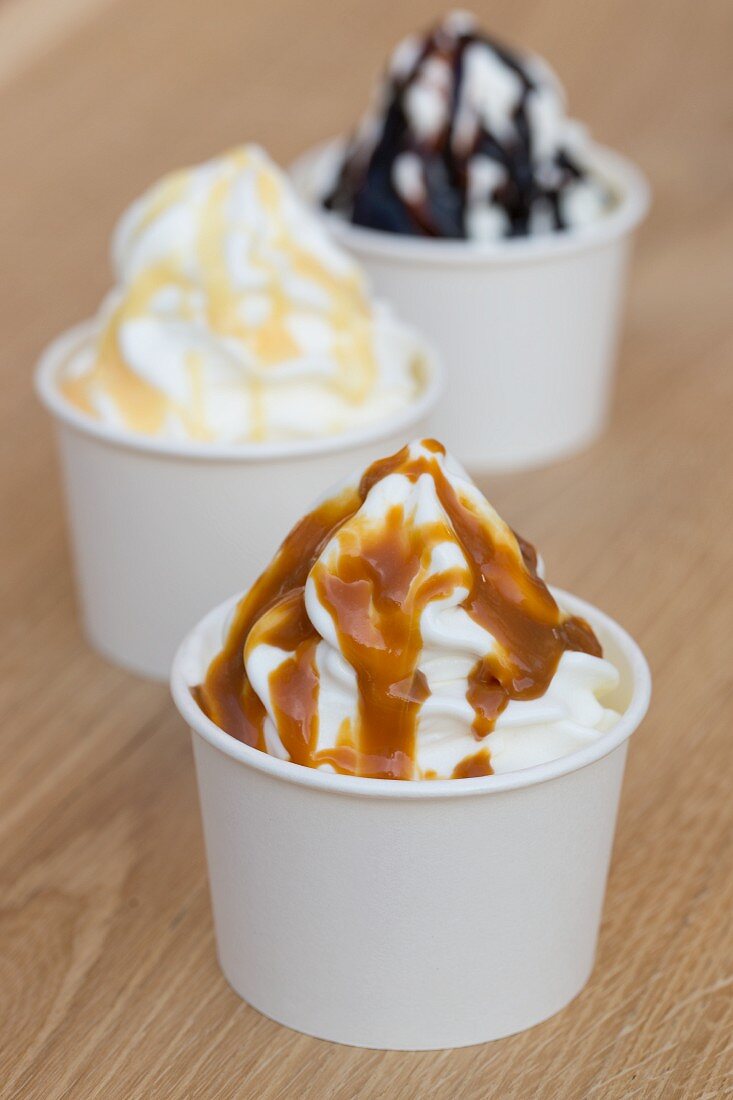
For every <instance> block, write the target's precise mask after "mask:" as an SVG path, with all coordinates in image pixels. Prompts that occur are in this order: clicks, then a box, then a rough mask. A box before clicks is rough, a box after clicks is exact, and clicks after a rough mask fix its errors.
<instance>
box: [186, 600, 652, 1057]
mask: <svg viewBox="0 0 733 1100" xmlns="http://www.w3.org/2000/svg"><path fill="white" fill-rule="evenodd" d="M555 595H556V596H557V597H558V599H559V600H560V602H561V604H562V606H563V607H564V608H565V609H567V610H569V611H571V612H573V613H574V614H578V615H582V616H583V617H584V618H586V619H587V620H588V621H589V622H590V623H591V625H592V626H593V628H594V630H596V632H597V633H598V636H599V638H600V639H601V641H602V643H603V645H604V648H605V650H606V654H607V656H608V657H609V658H610V660H612V661H613V662H614V664H615V665H616V666H617V668H618V669H619V671H620V673H621V683H620V686H619V688H618V689H617V691H616V693H615V696H614V697H612V698H611V700H610V703H609V705H611V706H615V707H616V708H617V709H618V710H619V711H620V712H621V713H622V718H621V719H620V721H619V722H618V723H617V725H616V726H615V727H614V728H613V729H612V730H611V731H609V732H608V733H605V734H603V735H602V736H600V737H599V738H598V740H597V741H595V742H594V743H592V744H591V745H589V746H588V747H587V748H585V749H583V750H582V751H581V752H577V753H574V754H572V755H570V756H566V757H564V758H562V759H560V760H555V761H553V762H552V763H549V764H543V765H540V766H539V767H534V768H528V769H527V770H525V771H521V772H515V773H513V774H507V775H499V776H489V777H483V778H479V779H453V780H438V781H422V782H413V783H410V782H405V781H390V780H381V779H362V778H354V777H352V776H340V775H333V774H327V773H324V772H320V771H316V770H313V769H310V768H305V767H301V766H299V765H297V764H292V763H290V762H289V761H284V760H279V759H276V758H275V757H272V756H268V755H267V754H265V753H261V752H259V751H258V750H256V749H252V748H250V747H249V746H247V745H244V744H242V743H241V742H239V741H236V740H235V739H234V738H232V737H230V736H229V735H228V734H226V733H224V732H223V731H222V730H220V729H219V728H218V727H217V726H215V725H214V724H213V723H212V722H210V721H209V720H208V719H207V718H206V717H205V715H204V714H203V713H202V711H201V710H200V709H199V707H198V706H197V705H196V703H195V702H194V700H193V697H192V695H191V692H190V686H192V685H194V684H197V683H200V682H201V680H202V679H203V676H204V672H205V670H206V667H207V666H208V663H209V661H210V659H211V657H213V655H214V654H215V653H216V652H217V651H218V650H219V649H220V648H221V644H222V638H223V634H222V632H223V629H224V623H225V620H226V617H227V615H228V614H229V612H230V611H231V608H232V606H233V604H234V602H235V601H233V600H229V601H227V603H225V604H224V605H222V606H221V607H218V608H216V610H214V611H212V612H211V613H210V614H209V615H207V617H206V618H205V619H204V620H203V621H202V622H201V623H200V624H199V626H197V627H196V629H195V630H194V631H193V632H192V633H191V634H190V635H189V636H188V638H187V639H186V640H185V641H184V643H183V644H182V646H181V648H180V650H179V651H178V655H177V657H176V659H175V662H174V666H173V673H172V680H171V684H172V691H173V697H174V700H175V702H176V705H177V707H178V709H179V711H180V712H181V714H182V715H183V717H184V718H185V720H186V722H187V723H188V724H189V726H190V727H191V731H192V736H193V748H194V756H195V760H196V771H197V775H198V784H199V795H200V800H201V810H202V815H203V825H204V837H205V842H206V852H207V858H208V865H209V877H210V883H211V897H212V905H213V911H214V924H215V929H216V941H217V947H218V954H219V961H220V963H221V967H222V970H223V971H224V975H225V977H226V978H227V980H228V981H229V983H230V984H231V985H232V987H233V988H234V990H235V991H236V992H237V993H238V994H239V995H240V996H241V997H244V998H245V1000H247V1001H248V1002H249V1003H250V1004H251V1005H253V1006H254V1007H255V1008H257V1009H259V1011H260V1012H263V1013H265V1015H267V1016H270V1017H271V1018H272V1019H274V1020H277V1021H278V1022H280V1023H282V1024H286V1025H287V1026H288V1027H292V1028H295V1029H296V1030H297V1031H303V1032H306V1033H307V1034H309V1035H315V1036H317V1037H318V1038H321V1039H330V1040H332V1041H334V1042H340V1043H350V1044H352V1045H354V1046H366V1047H379V1048H386V1049H395V1050H431V1049H436V1048H439V1047H457V1046H467V1045H470V1044H471V1043H481V1042H485V1041H487V1040H489V1039H498V1038H500V1037H501V1036H503V1035H509V1034H511V1033H513V1032H516V1031H521V1030H523V1029H524V1028H527V1027H531V1026H532V1025H533V1024H536V1023H539V1022H540V1020H544V1019H545V1018H546V1017H548V1016H551V1015H553V1013H555V1012H558V1011H559V1009H561V1008H563V1007H564V1006H565V1005H566V1004H567V1003H568V1001H570V1000H571V999H572V998H573V997H574V996H575V995H576V994H577V993H579V992H580V990H581V989H582V988H583V986H584V985H585V983H586V981H587V980H588V977H589V975H590V972H591V970H592V967H593V961H594V956H595V950H596V940H597V937H598V927H599V923H600V918H601V908H602V904H603V894H604V890H605V884H606V876H607V873H608V864H609V859H610V854H611V845H612V842H613V833H614V827H615V821H616V811H617V808H618V800H619V792H620V788H621V779H622V776H623V770H624V761H625V758H626V746H627V741H628V738H629V737H630V735H631V734H632V733H633V732H634V730H635V729H636V728H637V726H638V725H639V723H640V722H641V720H642V718H643V717H644V714H645V713H646V709H647V706H648V702H649V695H650V678H649V670H648V668H647V664H646V661H645V660H644V657H643V656H642V654H641V652H640V650H639V649H638V647H637V645H636V644H635V642H634V641H633V640H632V639H631V638H630V637H629V635H628V634H626V632H625V631H624V630H622V629H621V627H619V626H618V625H617V624H616V623H614V622H613V621H612V620H611V619H609V618H607V617H606V616H605V615H603V614H601V612H600V611H597V610H596V609H595V608H594V607H591V606H590V605H588V604H586V603H584V602H583V601H582V600H578V599H576V598H575V597H571V596H569V595H567V594H566V593H563V592H556V593H555Z"/></svg>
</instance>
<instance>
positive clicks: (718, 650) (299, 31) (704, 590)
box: [0, 0, 733, 1100]
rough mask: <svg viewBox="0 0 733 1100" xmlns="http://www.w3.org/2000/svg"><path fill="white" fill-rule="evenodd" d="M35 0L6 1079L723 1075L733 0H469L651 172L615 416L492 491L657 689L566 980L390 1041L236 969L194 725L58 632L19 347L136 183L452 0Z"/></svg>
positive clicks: (205, 1087)
mask: <svg viewBox="0 0 733 1100" xmlns="http://www.w3.org/2000/svg"><path fill="white" fill-rule="evenodd" d="M6 3H7V0H6ZM51 6H52V7H53V8H54V9H55V14H54V19H53V25H52V26H51V27H49V26H48V25H45V24H44V25H40V24H39V25H38V26H37V27H36V28H35V30H34V27H33V25H32V24H33V19H32V18H31V16H32V15H33V12H31V16H24V22H23V43H22V54H19V55H18V56H17V57H15V58H14V65H13V68H12V72H10V71H9V70H8V79H7V80H6V81H5V84H4V87H3V89H2V92H1V93H0V133H2V141H1V142H0V168H1V169H2V175H1V178H2V180H3V203H2V208H1V209H0V239H2V242H3V247H2V261H1V262H2V264H3V294H2V297H1V298H0V319H1V321H2V328H1V330H0V331H1V332H2V366H3V372H2V385H0V463H1V464H2V465H1V467H0V468H1V469H2V485H1V487H0V490H1V492H2V498H1V500H0V507H1V509H2V510H1V512H0V515H1V516H2V519H1V520H0V631H1V632H2V634H1V636H0V661H1V662H2V670H3V677H2V684H1V686H0V713H2V715H3V717H4V721H3V740H4V767H3V768H2V770H1V771H0V835H1V837H2V844H1V847H0V940H1V947H2V955H1V966H0V1029H1V1033H0V1090H2V1094H3V1095H4V1096H8V1097H23V1098H29V1100H35V1098H39V1100H40V1098H43V1100H55V1098H61V1097H74V1098H75V1100H76V1098H86V1097H100V1096H104V1097H124V1098H130V1097H207V1098H208V1097H216V1098H218V1097H222V1098H223V1097H258V1098H262V1100H270V1098H275V1097H303V1098H312V1100H316V1098H318V1100H321V1098H324V1097H335V1098H341V1097H344V1098H346V1097H352V1096H357V1095H358V1096H361V1097H365V1098H374V1100H376V1098H378V1097H379V1098H381V1097H389V1098H390V1100H391V1098H396V1100H400V1098H409V1097H418V1096H420V1097H422V1096H430V1097H439V1098H446V1100H448V1098H451V1100H452V1098H474V1097H500V1098H502V1100H503V1098H506V1097H509V1098H521V1100H525V1098H528V1097H533V1098H534V1097H541V1098H544V1097H563V1098H566V1097H571V1098H574V1097H583V1098H585V1097H592V1098H603V1100H608V1098H616V1097H645V1098H646V1097H650V1098H656V1097H697V1098H701V1100H702V1098H706V1100H710V1098H713V1097H719V1096H725V1095H731V1094H733V1077H731V1075H730V1070H731V1066H733V1038H732V1034H733V1029H732V1027H731V1025H732V1024H733V921H732V917H731V914H732V913H733V881H732V874H731V869H732V862H733V852H732V851H731V848H732V840H733V828H732V826H733V799H732V798H731V795H730V786H731V765H732V764H733V760H732V757H733V737H732V736H731V721H732V719H733V715H732V714H731V705H730V704H731V683H732V681H731V666H732V664H733V644H732V643H731V611H732V610H733V598H732V592H731V576H732V574H733V431H732V430H731V423H732V417H731V414H732V412H733V366H732V364H733V325H732V324H731V316H730V312H731V311H730V302H729V299H730V285H731V279H730V274H731V272H730V257H731V254H733V202H732V201H731V190H732V188H731V182H732V181H731V172H730V145H731V132H730V129H726V123H725V120H726V118H730V117H731V94H730V87H731V81H730V75H729V74H730V67H731V61H732V60H733V57H732V56H731V41H732V40H733V35H732V32H733V26H732V25H731V24H732V19H731V14H732V12H733V9H731V6H730V5H729V4H728V3H726V0H706V3H704V4H698V5H693V4H691V3H686V2H684V0H669V2H667V3H663V2H662V0H659V2H646V3H645V2H639V0H605V2H604V3H603V4H600V3H598V4H584V3H582V0H532V2H529V0H528V2H525V3H523V4H516V3H515V2H514V0H495V2H493V3H492V4H491V5H488V4H486V5H484V8H485V10H484V11H480V12H479V14H482V15H484V16H485V17H486V19H487V20H488V19H489V18H490V19H491V22H492V25H493V26H494V27H495V28H496V29H497V30H498V31H499V32H500V33H501V34H502V35H503V36H504V37H506V38H508V39H515V40H518V41H523V42H525V43H527V44H528V45H529V46H532V47H533V48H534V49H536V50H538V51H539V52H541V53H543V54H545V55H546V56H547V57H548V58H549V59H550V60H551V61H552V62H553V63H554V64H555V65H556V67H557V68H558V70H559V71H560V72H561V73H562V74H563V77H564V80H565V83H566V85H567V87H568V90H569V94H570V102H571V106H572V107H573V109H574V110H575V112H576V113H577V114H579V115H581V116H582V117H583V118H584V119H585V120H586V121H587V122H588V123H589V124H590V125H591V126H592V128H593V130H594V132H595V133H596V135H597V136H598V137H599V138H600V139H602V140H604V141H605V142H607V143H609V144H611V145H616V146H618V147H619V148H620V149H622V150H624V151H625V152H627V153H628V154H629V155H631V156H633V157H635V158H636V159H638V160H639V161H640V162H641V164H642V165H643V166H644V167H645V169H646V170H647V172H648V174H649V175H650V177H651V179H652V182H653V185H654V187H655V192H656V205H655V208H654V211H653V214H652V217H651V219H650V221H649V223H648V225H647V226H646V227H645V229H644V231H643V233H642V235H641V240H640V243H639V248H638V253H637V262H636V264H635V268H634V273H633V279H632V286H631V298H630V302H629V311H628V324H627V328H626V336H625V340H624V342H623V346H622V349H621V375H620V384H619V390H618V396H617V403H616V410H615V418H614V422H613V426H612V429H611V431H610V432H609V433H608V435H607V437H606V438H605V439H604V440H603V442H601V443H600V444H599V445H598V446H596V447H594V448H593V449H592V450H591V451H590V452H589V453H587V454H586V455H584V456H582V457H580V458H577V459H574V460H572V461H568V462H565V463H562V464H560V465H558V466H555V467H553V468H551V469H548V470H544V471H541V472H538V473H535V474H531V475H522V476H513V477H503V478H499V477H497V478H493V479H491V482H490V483H488V484H486V485H485V486H484V487H485V488H486V489H487V490H488V492H489V493H490V496H491V498H492V500H493V501H494V503H495V504H496V506H497V508H498V509H499V510H500V511H501V512H502V513H503V514H504V515H505V516H506V517H507V519H509V520H510V521H511V522H512V523H513V524H514V525H515V526H516V527H517V528H518V529H519V530H521V531H522V532H524V533H525V534H526V535H527V536H528V537H529V538H531V539H532V540H533V541H534V542H536V543H537V545H539V546H540V547H541V549H542V551H543V554H544V557H545V559H546V561H547V564H548V569H549V572H550V575H551V577H552V578H553V580H554V581H555V582H556V583H558V584H560V585H562V586H563V587H567V588H569V589H572V590H574V591H577V592H578V593H579V594H580V595H582V596H584V597H587V598H588V599H590V600H592V601H594V602H596V603H598V604H600V605H601V606H602V607H604V608H605V609H607V610H608V611H609V612H610V613H611V614H613V615H615V616H616V617H617V618H619V619H620V620H621V622H623V623H624V624H625V625H626V626H627V627H628V629H629V630H631V631H632V633H634V634H635V635H636V637H637V638H638V639H639V641H640V642H641V644H642V646H643V647H644V649H645V651H646V652H647V653H648V655H649V658H650V661H651V664H652V669H653V675H654V682H655V695H654V702H653V706H652V710H651V713H650V715H649V718H648V720H647V722H646V724H645V726H644V728H643V730H642V732H641V733H640V734H639V736H638V738H636V739H635V741H634V743H633V746H632V751H631V754H630V759H629V768H628V773H627V780H626V784H625V788H624V795H623V801H622V806H621V813H620V820H619V830H618V838H617V843H616V848H615V854H614V859H613V866H612V872H611V878H610V883H609V891H608V900H607V905H606V909H605V915H604V921H603V928H602V934H601V941H600V951H599V958H598V965H597V967H596V970H595V973H594V975H593V978H592V980H591V982H590V984H589V986H588V987H587V989H586V990H585V991H584V992H583V993H582V994H581V996H580V997H579V998H578V999H577V1000H576V1001H575V1002H574V1003H573V1004H572V1005H571V1006H570V1007H569V1008H568V1009H567V1010H566V1011H565V1012H563V1013H562V1014H561V1015H559V1016H558V1017H556V1018H555V1019H553V1020H550V1021H548V1022H547V1023H545V1024H543V1025H541V1026H540V1027H538V1028H536V1029H534V1030H532V1031H531V1032H528V1033H526V1034H524V1035H520V1036H516V1037H514V1038H511V1039H507V1040H503V1041H501V1042H498V1043H494V1044H490V1045H488V1046H484V1047H477V1048H472V1049H469V1050H464V1051H458V1052H439V1053H435V1054H414V1055H411V1054H394V1053H380V1052H374V1051H358V1050H351V1049H348V1048H339V1047H335V1046H331V1045H329V1044H326V1043H321V1042H317V1041H315V1040H310V1039H307V1038H305V1037H302V1036H299V1035H296V1034H294V1033H291V1032H289V1031H286V1030H284V1029H282V1028H279V1027H278V1026H277V1025H275V1024H273V1023H271V1022H270V1021H268V1020H266V1019H264V1018H263V1017H261V1016H259V1015H258V1014H257V1013H256V1012H254V1011H253V1010H252V1009H250V1008H248V1007H247V1006H246V1005H245V1004H243V1003H242V1002H240V1001H239V1000H238V999H237V998H236V997H235V995H234V994H233V993H232V992H231V991H230V990H229V989H228V987H227V986H226V984H225V983H224V981H223V979H222V977H221V975H220V973H219V971H218V969H217V965H216V961H215V957H214V949H213V939H212V930H211V921H210V914H209V908H208V897H207V888H206V878H205V868H204V857H203V850H202V844H201V837H200V828H199V820H198V808H197V805H196V794H195V786H194V777H193V767H192V760H191V755H190V749H189V745H188V742H187V739H186V736H185V733H184V731H183V730H182V728H181V723H180V722H179V720H178V718H177V717H176V715H175V713H174V711H173V708H172V705H171V704H170V703H169V700H168V697H167V692H166V690H165V688H163V687H160V686H155V685H150V684H146V683H143V682H140V681H138V680H135V679H133V678H131V677H129V676H126V675H125V674H123V673H122V672H119V671H117V670H115V669H113V668H111V667H109V666H107V665H106V664H104V663H103V662H102V661H101V660H100V659H99V658H97V657H96V656H95V655H94V654H92V653H91V652H90V651H89V650H88V649H87V648H86V646H85V644H84V641H83V639H82V637H81V635H80V632H79V627H78V624H77V621H76V618H75V611H74V600H73V589H72V578H71V574H70V563H69V558H68V554H67V552H66V550H65V535H64V525H63V515H62V504H61V499H60V492H59V487H58V483H57V478H56V474H55V456H54V452H53V446H52V439H51V433H50V428H49V425H48V424H47V423H46V421H45V419H44V417H43V414H42V413H41V412H40V410H39V409H38V408H37V407H36V404H35V402H34V399H33V396H32V392H31V384H30V372H31V367H32V364H33V361H34V358H35V356H36V354H37V353H38V351H39V350H40V348H41V347H42V345H43V344H44V343H45V342H46V341H47V340H48V339H49V338H51V337H52V336H53V335H54V334H55V333H57V332H58V331H59V330H60V329H61V328H62V327H64V326H65V325H67V324H68V323H70V322H72V321H75V320H77V319H79V318H81V317H84V316H86V315H87V314H89V313H90V312H91V311H92V310H93V309H94V307H95V306H96V304H97V302H98V300H99V298H100V295H101V294H102V292H103V291H104V289H105V288H106V286H107V283H108V281H109V273H108V267H107V262H106V248H107V241H108V236H109V231H110V229H111V226H112V224H113V221H114V219H115V217H116V216H117V214H118V213H119V212H120V210H121V209H122V208H123V207H124V206H125V205H126V203H127V202H128V201H129V200H130V198H131V197H132V196H134V195H135V194H136V193H137V192H138V191H139V189H140V188H141V187H143V186H144V185H145V184H147V183H148V182H149V181H151V180H152V179H153V178H154V177H155V176H157V175H158V174H159V173H160V172H162V171H164V170H166V169H168V168H170V167H172V166H174V165H178V164H183V163H186V162H189V161H193V160H196V159H200V158H202V157H204V156H206V155H208V154H211V153H213V152H215V151H217V150H218V149H220V148H223V147H226V146H228V145H231V144H234V143H236V142H238V141H240V140H242V139H255V140H258V141H261V142H263V143H264V144H265V145H267V146H268V148H269V149H270V150H271V151H272V152H273V153H274V154H275V155H276V156H277V157H278V158H280V159H281V160H282V161H287V159H288V158H290V157H291V156H293V155H294V154H295V153H297V152H299V151H300V150H301V149H303V148H305V147H306V146H307V145H308V144H309V143H311V142H313V141H315V140H317V139H319V138H321V137H324V136H327V135H329V134H332V133H335V132H338V131H339V130H341V129H343V128H344V127H346V126H348V124H349V123H350V122H351V121H352V120H353V119H354V118H355V117H356V114H357V112H358V111H359V110H360V108H361V106H362V104H363V103H364V101H365V98H366V95H367V92H368V88H369V85H370V81H371V79H372V77H373V75H374V73H375V72H376V70H377V69H378V68H379V66H380V64H381V59H382V58H383V57H384V55H385V53H386V51H387V49H388V48H389V47H390V45H391V44H392V42H393V40H394V39H395V38H396V37H397V35H399V34H401V33H403V32H405V31H407V30H409V29H412V28H413V27H415V26H419V25H421V24H422V23H423V22H425V20H426V19H428V18H430V17H432V16H433V15H435V14H437V13H438V12H439V10H440V6H439V5H438V4H434V3H428V2H425V3H421V2H420V0H407V2H404V3H402V4H401V5H399V9H397V8H396V6H395V5H392V4H389V3H387V2H386V0H359V2H356V0H345V2H342V3H341V4H339V5H329V4H327V3H326V2H325V0H309V2H308V3H306V2H305V0H280V2H279V3H277V4H273V3H272V2H269V0H268V2H266V0H248V2H247V3H242V0H206V2H203V0H196V2H194V0H117V2H116V3H109V2H108V0H98V2H97V3H96V4H95V3H94V2H93V0H84V2H83V3H80V0H57V3H55V4H53V5H51ZM59 9H61V11H64V10H65V11H67V12H68V14H69V16H70V18H71V22H68V21H66V20H64V19H61V18H59ZM35 10H36V12H37V13H40V14H39V16H38V18H39V19H40V20H41V21H43V11H44V7H43V4H41V5H40V7H39V6H38V5H37V4H36V5H35ZM2 11H3V7H2V6H0V13H2ZM82 12H83V18H77V16H78V15H79V13H82ZM28 43H31V47H29V46H28ZM34 43H37V48H36V46H35V45H33V44H34ZM8 49H9V47H8V42H7V41H5V42H4V45H3V50H4V51H5V52H4V54H3V56H7V51H8ZM19 49H20V45H19ZM11 52H12V51H11Z"/></svg>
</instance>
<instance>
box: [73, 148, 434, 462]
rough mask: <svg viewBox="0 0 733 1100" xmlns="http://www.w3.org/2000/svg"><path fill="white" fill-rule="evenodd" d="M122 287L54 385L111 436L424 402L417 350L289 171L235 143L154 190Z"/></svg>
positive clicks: (118, 255)
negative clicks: (333, 240) (294, 185)
mask: <svg viewBox="0 0 733 1100" xmlns="http://www.w3.org/2000/svg"><path fill="white" fill-rule="evenodd" d="M113 254H114V255H113V258H114V263H115V268H116V275H117V286H116V287H115V289H114V290H113V291H112V292H111V293H110V294H109V295H108V297H107V299H106V300H105V302H104V303H103V305H102V308H101V310H100V314H99V317H98V322H97V325H96V332H95V335H94V337H93V339H91V340H90V341H88V342H87V343H85V344H84V346H83V347H81V348H80V349H79V350H78V351H77V352H76V353H75V354H74V355H73V356H72V357H71V359H70V360H69V361H68V362H67V364H66V366H65V369H64V371H63V374H62V377H61V378H60V382H59V385H60V388H61V391H62V393H63V394H64V396H65V397H66V398H67V400H68V401H70V402H72V403H73V404H75V405H76V406H77V407H78V408H79V409H81V410H82V411H83V412H85V413H86V414H88V415H89V416H92V417H94V418H96V419H99V420H101V421H103V422H105V423H106V424H108V425H110V426H112V427H114V428H116V429H121V430H129V431H132V432H135V433H142V434H145V435H153V436H160V437H163V438H169V439H193V440H201V441H208V440H214V441H218V442H225V443H232V442H245V441H247V442H249V441H255V442H256V441H259V440H289V439H308V438H318V437H321V436H329V435H337V434H340V433H343V432H348V431H351V430H354V429H358V428H359V427H361V426H362V425H364V424H367V423H370V422H372V421H374V420H378V419H381V418H384V417H386V416H389V415H390V414H391V413H393V412H395V411H396V410H398V409H401V408H403V407H404V406H406V405H408V404H409V403H410V402H411V401H412V400H413V399H414V398H415V396H416V395H417V394H418V393H419V392H420V389H421V386H422V372H423V370H424V368H425V360H424V349H423V348H422V345H421V343H420V341H419V339H418V338H417V336H416V335H415V333H414V332H413V331H412V330H411V329H409V328H408V327H407V326H405V325H403V324H401V323H400V322H399V321H398V320H397V319H396V318H395V317H394V316H393V315H392V314H391V312H390V311H389V310H388V309H387V308H386V307H385V306H383V305H381V304H379V303H375V302H373V301H372V299H371V298H370V296H369V292H368V288H367V285H366V283H365V280H364V278H363V276H362V274H361V271H360V270H359V268H358V267H357V265H356V264H355V263H354V262H353V261H352V260H351V259H350V258H349V257H348V256H347V255H346V254H345V253H343V252H342V251H341V250H340V249H339V248H337V247H336V246H335V245H333V244H332V243H331V242H330V240H329V239H328V237H327V236H326V234H325V232H324V230H323V228H322V227H321V226H320V224H319V222H318V220H317V218H316V217H315V216H314V215H313V214H312V213H310V212H309V211H308V210H307V209H306V207H305V206H304V205H303V204H302V203H301V202H300V200H299V199H298V198H297V197H296V195H295V194H294V193H293V191H292V189H291V187H290V184H289V183H288V181H287V179H286V177H285V176H284V175H283V173H282V172H280V170H279V169H278V168H277V166H276V165H275V164H273V162H272V161H271V160H269V158H268V157H267V156H266V155H265V154H264V153H263V152H262V150H261V149H259V148H257V147H255V146H245V147H243V148H239V149H235V150H233V151H232V152H230V153H228V154H226V155H224V156H221V157H218V158H216V159H214V160H211V161H209V162H208V163H206V164H202V165H198V166H196V167H194V168H191V169H185V170H182V171H179V172H175V173H173V174H172V175H170V176H167V177H165V178H164V179H162V180H161V181H160V182H159V183H157V184H155V185H154V186H153V187H152V188H151V189H150V190H149V191H148V192H147V193H146V194H144V195H143V196H142V198H140V199H138V201H137V202H135V203H134V204H133V205H132V207H131V208H130V210H129V211H128V212H127V213H126V214H125V215H124V216H123V218H122V220H121V222H120V224H119V226H118V228H117V231H116V233H115V238H114V247H113Z"/></svg>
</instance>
